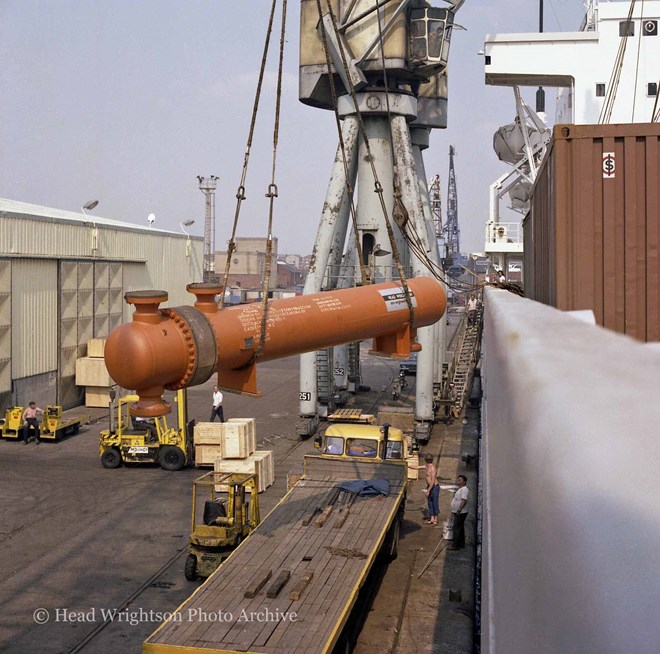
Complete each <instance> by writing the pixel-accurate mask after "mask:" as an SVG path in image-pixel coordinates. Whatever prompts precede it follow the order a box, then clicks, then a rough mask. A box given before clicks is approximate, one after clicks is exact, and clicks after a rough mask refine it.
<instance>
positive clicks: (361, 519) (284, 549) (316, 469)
mask: <svg viewBox="0 0 660 654" xmlns="http://www.w3.org/2000/svg"><path fill="white" fill-rule="evenodd" d="M405 472H406V468H405V465H403V464H401V463H390V462H380V463H376V462H364V461H346V460H342V461H337V460H328V459H323V458H321V457H317V456H307V457H305V467H304V473H305V478H304V479H302V480H301V481H300V482H298V484H297V485H296V486H295V487H294V488H293V489H292V490H291V491H290V492H289V493H288V494H287V495H286V496H285V497H284V498H283V500H282V501H281V502H280V503H279V504H278V505H277V506H276V507H275V509H273V511H272V512H271V513H270V514H269V515H268V516H267V517H266V519H265V520H264V521H263V522H262V523H261V524H260V525H259V527H258V528H257V529H256V530H255V531H254V532H253V533H252V534H251V535H250V537H249V538H248V539H247V540H246V541H245V542H244V543H243V544H242V545H240V546H239V547H238V548H237V549H236V551H235V552H234V553H233V554H232V555H231V556H230V557H229V558H228V559H227V560H226V561H225V562H224V563H223V564H222V565H221V566H220V568H219V569H218V570H217V571H216V572H215V573H214V574H213V575H212V576H211V577H209V579H208V580H207V581H206V582H205V583H204V584H203V585H202V586H200V587H199V588H198V589H197V591H196V592H195V593H194V594H193V595H192V596H191V597H190V598H189V599H188V600H187V601H186V602H184V603H183V604H182V605H181V606H180V607H179V608H178V609H177V610H176V611H175V612H174V613H173V615H172V617H171V618H170V619H169V620H167V621H166V622H164V623H163V624H161V626H160V627H159V628H158V629H157V630H156V631H155V632H154V633H153V634H152V635H151V636H150V637H149V638H148V639H147V640H146V641H145V643H144V645H143V652H144V653H145V654H155V653H165V652H170V653H174V652H184V651H185V652H191V651H197V650H201V651H207V652H209V651H213V652H263V653H264V654H266V653H269V654H276V653H287V654H293V653H294V652H328V651H330V650H331V649H332V647H333V646H334V644H335V642H336V641H337V639H338V637H339V635H340V633H341V631H342V628H343V626H344V624H345V622H346V619H347V617H348V615H349V614H350V611H351V609H352V607H353V604H354V603H355V600H356V598H357V594H358V592H359V590H360V587H361V586H362V584H363V582H364V579H365V578H366V576H367V574H368V572H369V570H370V568H371V566H372V564H373V562H374V560H375V558H376V556H377V554H378V552H379V550H380V547H381V545H382V543H383V541H384V539H385V536H386V533H387V530H388V528H389V527H390V525H391V523H392V521H393V519H394V517H395V516H396V514H397V511H398V510H399V506H400V504H401V501H402V500H403V497H404V493H405V483H406V482H405V476H406V474H405ZM352 479H387V481H388V482H389V484H390V488H389V494H388V496H387V497H385V496H382V495H381V496H371V497H361V496H358V497H357V498H355V499H354V500H353V502H352V504H350V501H349V502H347V501H339V502H338V497H339V496H338V484H339V482H340V481H343V480H352ZM345 499H346V498H345V496H344V497H342V500H345ZM329 506H332V507H333V508H332V509H329V508H328V507H329ZM349 506H350V508H349ZM346 512H347V514H346ZM282 582H283V583H282ZM278 584H281V588H280V590H279V592H276V587H277V586H278ZM250 591H252V593H254V596H253V597H246V596H245V595H246V594H247V595H251V594H252V593H251V592H250ZM271 595H276V596H274V597H272V596H271ZM297 595H299V599H292V598H295V597H296V596H297Z"/></svg>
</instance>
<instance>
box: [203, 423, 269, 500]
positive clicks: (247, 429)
mask: <svg viewBox="0 0 660 654" xmlns="http://www.w3.org/2000/svg"><path fill="white" fill-rule="evenodd" d="M256 440H257V435H256V426H255V421H254V418H230V419H229V420H228V421H227V422H199V423H197V424H196V425H195V463H196V465H198V466H213V468H214V470H215V471H216V472H244V473H256V474H257V475H258V490H259V492H260V493H261V492H262V491H265V490H266V488H268V487H269V486H271V485H272V484H273V482H274V481H275V459H274V457H273V453H272V451H270V450H259V451H256ZM225 490H226V487H223V485H218V486H217V487H216V491H218V492H222V491H225Z"/></svg>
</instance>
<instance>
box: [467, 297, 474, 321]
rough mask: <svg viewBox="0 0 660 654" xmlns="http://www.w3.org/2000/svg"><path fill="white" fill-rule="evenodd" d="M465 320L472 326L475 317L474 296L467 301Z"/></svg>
mask: <svg viewBox="0 0 660 654" xmlns="http://www.w3.org/2000/svg"><path fill="white" fill-rule="evenodd" d="M466 308H467V318H468V325H473V324H474V321H475V319H476V317H477V298H476V297H474V295H470V298H469V299H468V301H467V307H466Z"/></svg>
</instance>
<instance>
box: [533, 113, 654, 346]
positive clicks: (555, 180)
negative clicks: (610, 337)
mask: <svg viewBox="0 0 660 654" xmlns="http://www.w3.org/2000/svg"><path fill="white" fill-rule="evenodd" d="M659 199H660V124H658V123H631V124H622V125H556V126H555V128H554V130H553V140H552V143H551V145H550V148H549V149H548V152H547V153H546V156H545V159H544V160H543V164H542V165H541V169H540V170H539V174H538V177H537V179H536V183H535V184H534V187H533V189H532V197H531V203H530V211H529V214H528V215H527V217H526V218H525V220H524V221H523V238H524V250H525V255H524V271H525V291H526V294H527V296H528V297H530V298H532V299H534V300H537V301H539V302H543V303H545V304H549V305H551V306H554V307H557V308H558V309H561V310H564V311H569V310H577V309H592V310H593V312H594V315H595V316H596V322H597V323H598V324H599V325H603V326H604V327H607V328H609V329H613V330H615V331H618V332H623V333H625V334H628V335H630V336H633V337H635V338H638V339H640V340H642V341H658V340H660V202H659Z"/></svg>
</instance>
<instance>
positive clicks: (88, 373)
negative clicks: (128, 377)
mask: <svg viewBox="0 0 660 654" xmlns="http://www.w3.org/2000/svg"><path fill="white" fill-rule="evenodd" d="M114 383H115V382H114V381H113V380H112V377H110V373H109V372H108V369H107V368H106V367H105V359H100V358H97V357H83V358H82V359H77V360H76V386H103V387H108V386H113V385H114Z"/></svg>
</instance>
